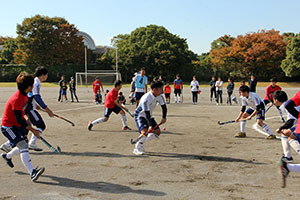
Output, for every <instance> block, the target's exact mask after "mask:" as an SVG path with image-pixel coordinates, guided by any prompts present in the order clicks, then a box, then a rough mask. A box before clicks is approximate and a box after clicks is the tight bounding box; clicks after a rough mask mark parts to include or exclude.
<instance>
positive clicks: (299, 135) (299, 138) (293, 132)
mask: <svg viewBox="0 0 300 200" xmlns="http://www.w3.org/2000/svg"><path fill="white" fill-rule="evenodd" d="M293 128H294V130H292V128H291V129H290V130H291V131H292V134H294V135H295V136H296V138H297V140H298V142H300V134H297V133H295V130H296V127H293Z"/></svg>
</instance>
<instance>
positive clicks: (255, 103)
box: [235, 85, 276, 139]
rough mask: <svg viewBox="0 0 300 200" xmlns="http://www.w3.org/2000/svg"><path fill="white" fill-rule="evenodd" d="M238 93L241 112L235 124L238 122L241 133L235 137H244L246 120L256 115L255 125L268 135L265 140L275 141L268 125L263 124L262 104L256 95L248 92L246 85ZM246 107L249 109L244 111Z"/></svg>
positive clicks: (263, 110)
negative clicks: (240, 101) (239, 94)
mask: <svg viewBox="0 0 300 200" xmlns="http://www.w3.org/2000/svg"><path fill="white" fill-rule="evenodd" d="M239 91H240V93H241V100H242V110H241V112H240V114H239V115H238V117H237V119H236V122H239V121H240V128H241V132H239V133H238V134H236V135H235V137H246V133H245V127H246V120H251V119H252V118H253V117H254V116H255V115H256V120H257V124H258V125H259V126H261V127H262V128H263V129H264V130H265V131H266V132H267V133H268V134H269V136H267V137H266V139H276V136H275V135H274V134H273V132H272V131H271V129H270V128H269V127H268V125H267V124H264V123H263V121H264V120H265V104H264V102H263V101H262V100H261V99H260V98H259V96H258V95H257V94H256V93H254V92H250V89H249V87H248V86H246V85H243V86H241V87H240V89H239ZM246 106H249V107H250V108H248V109H247V110H246ZM245 111H246V112H245Z"/></svg>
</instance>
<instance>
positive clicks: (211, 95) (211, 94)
mask: <svg viewBox="0 0 300 200" xmlns="http://www.w3.org/2000/svg"><path fill="white" fill-rule="evenodd" d="M213 91H214V89H213V88H210V102H212V98H213V95H214V93H213Z"/></svg>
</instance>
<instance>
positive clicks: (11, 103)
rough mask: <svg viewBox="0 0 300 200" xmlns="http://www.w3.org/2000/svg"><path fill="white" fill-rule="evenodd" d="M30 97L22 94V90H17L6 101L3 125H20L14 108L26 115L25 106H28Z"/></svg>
mask: <svg viewBox="0 0 300 200" xmlns="http://www.w3.org/2000/svg"><path fill="white" fill-rule="evenodd" d="M27 101H28V97H27V95H23V94H21V92H20V90H17V91H16V92H15V93H14V94H13V95H12V96H11V97H10V98H9V99H8V101H7V102H6V105H5V108H4V114H3V118H2V126H6V127H13V126H18V127H21V125H20V124H18V122H17V119H16V116H15V114H14V110H20V111H22V117H24V113H25V108H26V106H27Z"/></svg>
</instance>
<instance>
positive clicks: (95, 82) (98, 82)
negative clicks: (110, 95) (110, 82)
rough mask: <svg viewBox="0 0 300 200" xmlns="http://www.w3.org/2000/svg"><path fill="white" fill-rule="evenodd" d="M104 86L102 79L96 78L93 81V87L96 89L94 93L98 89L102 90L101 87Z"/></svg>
mask: <svg viewBox="0 0 300 200" xmlns="http://www.w3.org/2000/svg"><path fill="white" fill-rule="evenodd" d="M101 86H102V83H101V81H99V80H95V81H94V82H93V89H94V93H97V91H98V90H100V87H101Z"/></svg>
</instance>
